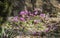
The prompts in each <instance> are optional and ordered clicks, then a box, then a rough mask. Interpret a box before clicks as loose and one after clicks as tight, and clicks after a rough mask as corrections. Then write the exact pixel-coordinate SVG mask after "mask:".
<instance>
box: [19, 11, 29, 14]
mask: <svg viewBox="0 0 60 38" xmlns="http://www.w3.org/2000/svg"><path fill="white" fill-rule="evenodd" d="M27 14H28V11H27V10H25V11H21V12H20V15H27Z"/></svg>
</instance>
